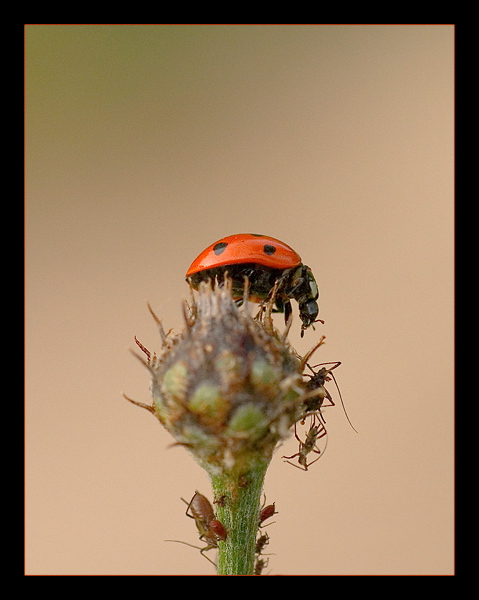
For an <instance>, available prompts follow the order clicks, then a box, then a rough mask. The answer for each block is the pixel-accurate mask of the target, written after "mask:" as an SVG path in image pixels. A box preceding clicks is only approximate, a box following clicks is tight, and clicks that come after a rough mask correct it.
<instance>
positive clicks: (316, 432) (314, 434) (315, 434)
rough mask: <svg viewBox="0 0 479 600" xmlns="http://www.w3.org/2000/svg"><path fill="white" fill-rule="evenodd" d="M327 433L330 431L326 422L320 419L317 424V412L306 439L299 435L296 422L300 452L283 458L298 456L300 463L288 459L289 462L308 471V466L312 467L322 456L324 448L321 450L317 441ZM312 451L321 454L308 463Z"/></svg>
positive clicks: (296, 435)
mask: <svg viewBox="0 0 479 600" xmlns="http://www.w3.org/2000/svg"><path fill="white" fill-rule="evenodd" d="M327 434H328V432H327V431H326V428H325V427H324V424H323V423H322V422H321V421H319V425H316V414H313V416H312V421H311V426H310V428H309V431H308V433H307V434H306V439H305V440H304V442H303V441H302V440H301V438H300V437H299V436H298V432H297V430H296V423H295V424H294V437H295V438H296V439H297V440H298V442H299V450H298V452H296V454H293V455H292V456H283V457H282V458H287V459H291V458H296V456H297V457H298V463H299V465H295V464H294V463H292V462H290V461H289V460H287V461H286V462H287V463H289V464H290V465H293V467H297V468H298V469H302V470H303V471H307V470H308V467H310V466H311V465H312V464H314V463H315V462H316V461H318V460H319V459H320V458H321V456H322V454H323V452H324V450H323V451H321V450H320V449H319V448H318V447H317V445H316V442H317V441H318V440H320V439H321V438H323V437H325V436H326V435H327ZM311 452H313V453H314V454H319V456H318V458H316V459H315V460H313V461H312V462H310V463H308V455H309V454H311Z"/></svg>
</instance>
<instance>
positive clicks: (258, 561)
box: [253, 557, 269, 575]
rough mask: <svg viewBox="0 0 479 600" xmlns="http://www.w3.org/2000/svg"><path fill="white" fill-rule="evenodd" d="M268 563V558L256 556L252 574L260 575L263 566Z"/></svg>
mask: <svg viewBox="0 0 479 600" xmlns="http://www.w3.org/2000/svg"><path fill="white" fill-rule="evenodd" d="M268 563H269V558H267V559H266V560H264V559H263V558H259V557H258V558H257V559H256V562H255V565H254V571H253V575H261V574H262V573H263V570H264V568H265V567H267V566H268Z"/></svg>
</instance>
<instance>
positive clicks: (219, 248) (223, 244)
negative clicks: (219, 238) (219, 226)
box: [213, 242, 228, 256]
mask: <svg viewBox="0 0 479 600" xmlns="http://www.w3.org/2000/svg"><path fill="white" fill-rule="evenodd" d="M227 245H228V244H227V243H226V242H218V243H217V244H215V245H214V246H213V252H214V253H215V254H216V256H219V255H220V254H222V253H223V252H224V251H225V248H226V246H227Z"/></svg>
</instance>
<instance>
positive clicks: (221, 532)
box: [165, 492, 227, 566]
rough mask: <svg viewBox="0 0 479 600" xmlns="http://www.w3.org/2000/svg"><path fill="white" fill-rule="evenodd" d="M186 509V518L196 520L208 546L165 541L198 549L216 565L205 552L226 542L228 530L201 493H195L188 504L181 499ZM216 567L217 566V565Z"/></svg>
mask: <svg viewBox="0 0 479 600" xmlns="http://www.w3.org/2000/svg"><path fill="white" fill-rule="evenodd" d="M181 499H182V500H183V502H184V503H185V504H187V505H188V506H187V507H186V513H185V514H186V516H187V517H190V519H194V520H195V523H196V527H197V529H198V532H199V534H200V540H203V541H205V542H206V546H203V547H202V548H201V547H199V546H193V544H188V543H187V542H182V541H180V540H165V541H166V542H178V543H179V544H185V545H186V546H191V547H192V548H196V549H197V550H199V551H200V554H202V555H203V556H204V557H205V558H206V559H207V560H209V561H210V563H212V564H213V565H214V564H215V563H214V562H213V561H212V560H211V559H210V558H208V557H207V556H206V555H205V554H203V553H204V552H206V551H207V550H211V549H212V548H217V547H218V542H219V541H224V540H225V539H226V537H227V533H226V529H225V527H224V525H223V523H221V521H218V519H217V518H216V516H215V513H214V511H213V507H212V506H211V503H210V501H209V500H208V498H206V496H203V494H200V493H199V492H195V495H194V496H193V498H192V499H191V500H190V501H189V502H187V501H186V500H185V499H184V498H181ZM215 566H216V565H215Z"/></svg>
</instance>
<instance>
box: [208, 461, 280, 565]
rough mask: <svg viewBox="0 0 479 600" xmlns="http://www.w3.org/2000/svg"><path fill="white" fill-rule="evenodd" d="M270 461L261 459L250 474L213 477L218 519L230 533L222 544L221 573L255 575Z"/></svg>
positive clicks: (220, 545) (224, 473) (219, 551)
mask: <svg viewBox="0 0 479 600" xmlns="http://www.w3.org/2000/svg"><path fill="white" fill-rule="evenodd" d="M268 464H269V461H261V462H260V461H258V462H257V463H256V464H255V465H254V466H252V467H251V468H250V469H249V470H248V471H247V472H246V473H244V474H243V475H241V476H239V477H238V476H237V475H236V474H233V473H231V472H223V473H222V474H221V475H215V476H211V483H212V487H213V491H214V495H215V502H216V504H215V507H216V514H217V517H218V519H219V520H220V521H221V522H222V523H223V525H224V526H225V528H226V531H227V532H228V537H227V538H226V540H225V541H223V542H219V543H218V557H217V573H218V575H252V574H253V569H254V562H255V545H256V536H257V532H258V524H259V513H260V506H261V492H262V490H263V482H264V477H265V474H266V469H267V467H268Z"/></svg>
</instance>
